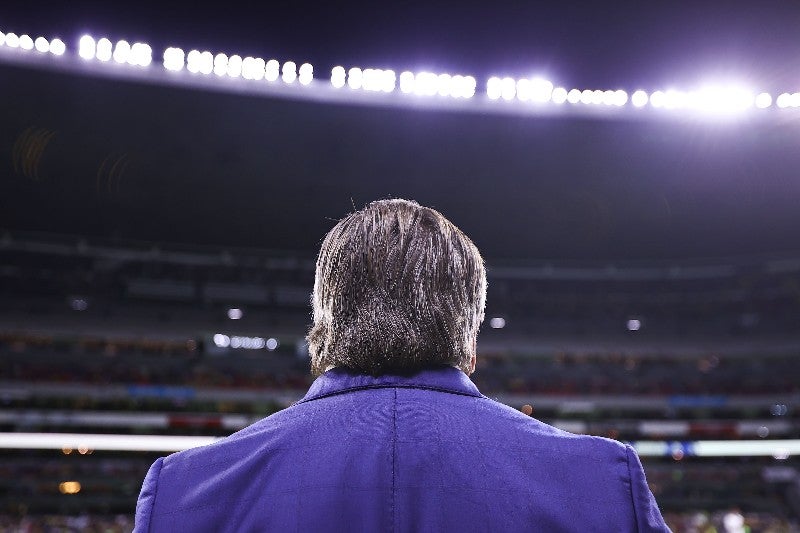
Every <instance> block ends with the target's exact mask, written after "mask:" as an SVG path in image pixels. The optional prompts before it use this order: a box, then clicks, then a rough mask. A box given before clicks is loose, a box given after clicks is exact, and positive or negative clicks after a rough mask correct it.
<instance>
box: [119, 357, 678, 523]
mask: <svg viewBox="0 0 800 533" xmlns="http://www.w3.org/2000/svg"><path fill="white" fill-rule="evenodd" d="M134 531H136V532H145V531H155V532H162V531H164V532H178V531H192V532H196V531H214V532H223V531H236V532H239V531H281V532H283V531H297V532H300V531H302V532H306V531H309V532H310V531H314V532H316V531H376V532H381V531H458V532H462V531H542V532H548V533H550V532H557V531H580V532H587V531H609V532H624V531H642V532H644V531H669V529H668V528H667V526H666V524H665V523H664V520H663V518H662V517H661V513H660V512H659V510H658V506H657V505H656V502H655V500H654V498H653V495H652V493H651V492H650V489H649V488H648V486H647V482H646V480H645V475H644V471H643V470H642V465H641V463H640V462H639V459H638V457H637V456H636V453H635V452H634V451H633V449H632V448H631V447H630V446H627V445H624V444H621V443H619V442H617V441H613V440H609V439H604V438H600V437H588V436H579V435H573V434H571V433H566V432H564V431H561V430H558V429H556V428H554V427H552V426H548V425H546V424H543V423H542V422H539V421H538V420H535V419H533V418H531V417H529V416H526V415H524V414H522V413H520V412H519V411H517V410H515V409H512V408H511V407H508V406H506V405H503V404H501V403H498V402H495V401H493V400H491V399H489V398H487V397H485V396H483V395H482V394H481V393H480V392H479V391H478V389H477V387H475V385H474V384H473V383H472V381H470V379H469V378H468V377H467V376H466V375H465V374H464V373H463V372H461V371H460V370H457V369H455V368H451V367H439V368H435V369H429V370H424V371H421V372H419V373H417V374H414V375H411V376H394V375H386V376H380V377H371V376H366V375H362V374H354V373H350V372H347V371H345V370H341V369H333V370H330V371H328V372H326V373H325V374H323V375H322V376H320V377H319V378H317V380H316V381H314V383H313V385H312V386H311V389H310V390H309V391H308V394H306V395H305V397H304V398H303V399H302V400H300V401H299V402H298V403H296V404H294V405H292V406H291V407H289V408H287V409H284V410H283V411H280V412H278V413H275V414H274V415H272V416H269V417H267V418H265V419H263V420H261V421H259V422H257V423H255V424H253V425H251V426H249V427H247V428H245V429H243V430H241V431H239V432H237V433H234V434H233V435H231V436H230V437H228V438H226V439H222V440H220V441H219V442H215V443H214V444H211V445H209V446H203V447H200V448H193V449H190V450H186V451H183V452H180V453H175V454H173V455H170V456H168V457H166V458H161V459H158V460H157V461H156V462H155V463H153V466H152V467H151V468H150V471H149V472H148V473H147V477H146V478H145V480H144V484H143V486H142V492H141V494H140V495H139V502H138V504H137V507H136V525H135V529H134Z"/></svg>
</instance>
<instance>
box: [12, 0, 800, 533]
mask: <svg viewBox="0 0 800 533" xmlns="http://www.w3.org/2000/svg"><path fill="white" fill-rule="evenodd" d="M706 7H707V8H708V9H709V10H712V11H713V9H712V8H710V7H708V6H706ZM531 9H532V8H531ZM553 9H554V8H553ZM696 9H701V8H696ZM703 9H705V8H703ZM2 11H3V8H0V32H1V33H0V87H2V91H0V94H2V103H1V104H0V105H1V106H2V115H1V116H2V118H3V121H2V122H3V123H2V126H0V301H2V305H1V306H0V358H2V365H0V402H1V403H0V472H2V476H0V529H2V530H4V531H5V530H8V531H131V530H132V528H133V522H134V510H135V506H136V500H137V496H138V494H139V490H140V488H141V486H142V480H143V479H144V476H145V474H146V473H147V470H148V468H149V467H150V465H151V464H152V463H153V461H154V460H155V459H157V458H158V457H162V456H165V455H167V454H169V453H172V452H175V451H179V450H184V449H188V448H192V447H195V446H202V445H206V444H209V443H212V442H214V441H215V440H218V439H220V438H223V437H226V436H227V435H230V434H231V433H233V432H235V431H238V430H240V429H242V428H245V427H247V426H249V425H250V424H253V423H254V422H256V421H258V420H260V419H262V418H263V417H265V416H268V415H270V414H273V413H276V412H279V411H281V410H283V409H285V408H287V407H289V406H291V405H292V404H293V403H294V402H297V401H298V400H299V399H300V398H302V397H303V395H304V394H305V391H306V390H307V389H308V388H309V386H310V385H311V383H312V381H313V377H312V375H311V374H310V372H309V352H308V345H307V343H306V340H305V337H306V334H307V332H308V328H309V325H310V320H311V318H310V312H311V308H310V304H309V301H310V295H311V290H312V287H313V285H314V272H315V261H316V253H317V252H318V250H319V246H320V242H321V239H322V238H323V236H324V235H325V233H326V232H327V231H328V230H329V229H330V228H331V227H332V226H333V225H334V224H335V223H336V221H338V220H339V219H341V218H342V217H343V216H345V215H346V214H347V213H349V212H352V211H355V210H357V209H360V208H362V207H363V206H364V205H365V204H366V203H368V202H370V201H372V200H376V199H380V198H394V197H402V198H410V199H414V200H417V201H419V202H420V203H422V204H424V205H429V206H431V207H434V208H436V209H438V210H440V211H441V212H442V213H444V214H445V215H446V216H447V217H448V218H450V219H451V220H452V221H453V222H454V223H455V224H457V225H458V226H459V227H460V228H462V229H463V230H464V232H465V233H466V234H468V235H469V236H470V237H471V238H472V239H473V241H474V242H475V244H476V245H477V247H478V248H479V249H480V250H481V253H482V254H483V256H484V258H485V259H486V264H487V273H488V295H487V306H486V320H485V322H484V324H483V326H482V328H481V333H480V335H479V337H478V345H477V353H478V357H477V369H476V372H475V374H473V375H472V376H471V379H472V380H473V381H474V382H475V384H476V385H477V386H478V388H479V389H480V391H481V392H482V393H483V394H485V395H486V396H489V397H490V398H493V399H495V400H497V401H499V402H502V403H504V404H506V405H508V406H511V407H513V408H515V409H518V410H520V411H522V412H523V413H525V414H526V415H529V416H532V417H534V418H536V419H538V420H541V421H543V422H545V423H547V424H551V425H553V426H555V427H557V428H560V429H563V430H566V431H569V432H572V433H578V434H587V435H596V436H602V437H607V438H610V439H615V440H618V441H621V442H625V443H629V444H631V445H632V446H633V448H634V449H635V450H636V452H637V453H638V455H639V457H640V458H641V461H642V464H643V466H644V470H645V472H646V474H647V481H648V483H649V487H650V490H651V491H652V493H653V494H654V496H655V498H656V500H657V501H658V504H659V507H660V508H661V511H662V513H663V515H664V518H665V520H666V522H667V524H668V525H669V526H670V528H671V529H672V530H673V531H676V532H682V531H686V532H694V531H698V532H701V531H702V532H706V531H730V532H734V531H753V532H757V531H765V532H790V531H800V476H799V475H798V467H799V466H800V461H799V460H798V456H800V365H799V364H798V361H799V359H798V358H800V245H798V240H797V228H798V227H800V210H798V209H797V206H798V205H800V204H799V203H798V195H800V188H798V180H797V169H798V168H800V152H798V151H797V150H796V144H797V143H796V138H797V134H798V130H797V128H798V120H800V115H798V113H800V110H798V109H797V108H798V107H800V92H797V91H798V86H797V80H796V75H789V74H785V72H788V71H790V70H791V68H788V67H787V68H784V69H775V68H773V67H772V65H771V64H770V62H769V60H765V61H764V65H760V64H759V58H760V57H761V55H760V54H761V52H763V51H764V50H765V49H766V48H765V47H767V46H768V45H767V44H764V43H766V42H767V41H763V42H762V41H759V40H758V39H756V38H755V37H753V39H754V40H753V43H752V50H751V54H752V55H751V56H748V55H747V52H746V50H745V51H742V50H741V49H740V50H738V52H739V53H740V54H741V55H740V56H738V57H737V58H736V60H735V61H734V60H732V59H730V57H724V58H722V59H720V56H719V55H717V54H713V53H711V52H709V55H708V57H710V58H711V60H719V61H722V63H723V66H725V67H730V65H732V64H744V65H749V66H750V67H751V68H752V70H751V71H750V72H749V74H748V75H749V77H747V76H739V77H737V76H735V75H733V74H730V73H728V74H726V75H724V76H716V77H711V76H706V77H702V76H700V77H698V76H694V77H692V76H690V75H689V73H688V72H689V71H686V70H684V71H682V72H677V71H676V74H675V82H674V83H673V82H672V81H670V80H666V81H663V82H659V81H658V80H659V79H662V80H665V78H663V77H661V78H659V77H658V76H653V77H652V79H653V80H655V81H642V80H643V78H639V79H636V78H633V77H631V78H628V79H627V80H624V79H622V77H621V73H623V74H624V71H623V70H620V69H619V68H617V69H616V70H615V68H616V67H613V66H609V65H610V63H604V62H603V61H600V60H599V61H598V64H597V65H592V66H591V67H588V66H587V67H586V70H585V71H584V72H580V69H579V68H577V67H576V69H577V70H576V72H573V73H569V72H567V71H566V68H567V67H564V69H565V70H564V71H563V72H562V75H561V76H559V75H558V69H557V68H556V67H555V66H553V65H552V64H550V63H549V62H547V61H543V60H542V61H537V60H536V59H537V56H535V55H534V57H532V58H530V59H528V60H525V61H523V60H519V61H517V62H516V63H515V62H514V61H509V62H506V63H500V62H498V63H497V68H486V67H485V66H482V65H484V64H483V63H481V62H482V61H484V60H486V59H487V58H490V59H491V58H492V57H499V56H501V55H503V53H504V52H503V51H500V52H497V53H496V55H495V56H492V55H491V54H489V53H488V52H487V53H484V54H483V55H481V56H480V57H477V58H473V59H472V60H470V59H464V58H465V57H467V55H468V52H467V51H466V49H465V50H464V51H462V52H461V53H463V54H464V55H462V56H459V55H458V54H455V53H454V54H453V55H452V56H451V57H450V58H449V61H450V64H448V63H447V60H442V59H441V58H440V59H439V60H438V61H437V60H434V59H431V60H430V62H429V63H427V64H425V63H424V62H423V61H420V60H417V59H414V57H416V56H418V54H420V53H421V52H419V51H414V53H411V52H409V53H408V54H407V55H405V56H404V55H403V54H402V53H401V52H396V53H395V55H394V56H389V55H386V54H385V53H383V51H384V50H385V48H381V46H388V45H387V44H386V43H385V42H383V41H381V40H380V39H377V40H376V43H377V44H376V45H375V50H374V52H371V53H363V54H361V55H358V54H356V53H353V52H352V50H353V49H352V47H348V46H345V45H342V46H341V47H339V48H337V47H335V46H333V45H331V47H332V48H331V49H330V50H324V48H325V46H324V45H323V44H322V43H321V42H316V43H306V44H305V45H304V46H298V45H297V43H298V42H300V41H299V40H295V41H291V40H290V39H289V38H288V37H287V42H286V45H285V48H283V49H282V48H280V43H276V42H274V41H275V40H276V37H274V36H270V37H269V38H268V39H267V41H269V42H270V45H269V46H267V45H266V44H264V45H262V44H261V36H260V35H255V34H250V36H249V37H248V39H249V41H248V40H247V39H245V38H235V37H233V36H231V35H229V36H228V38H229V39H230V40H229V41H225V37H223V36H221V34H220V35H216V36H209V35H203V34H202V31H201V29H202V28H204V26H203V24H204V22H203V21H202V20H201V19H200V18H198V19H197V21H196V22H193V24H196V27H197V28H198V31H197V34H196V35H195V36H192V35H191V33H190V32H187V31H183V32H176V34H177V37H176V38H175V40H173V41H167V40H165V39H167V38H168V37H167V33H166V31H165V29H164V28H165V27H167V26H168V21H167V20H166V19H169V18H170V17H166V18H165V21H162V22H160V23H158V24H156V23H154V24H152V25H151V26H149V27H147V26H143V27H139V28H137V27H136V26H135V24H136V23H137V18H136V17H132V18H131V20H129V21H127V20H121V19H122V18H124V17H122V15H120V17H121V18H120V19H116V20H115V19H113V17H112V18H107V19H106V20H105V22H106V23H107V27H106V28H102V27H100V28H98V29H96V32H97V33H94V32H88V31H84V30H85V27H86V25H87V24H89V23H90V22H93V23H95V24H98V25H99V24H100V23H99V22H97V20H100V19H102V17H99V16H98V17H97V19H96V20H94V21H93V20H89V21H84V20H83V19H82V18H80V17H78V15H77V14H75V15H72V17H73V18H69V17H66V18H64V19H63V20H62V19H61V17H57V16H56V14H54V15H51V18H50V19H46V18H41V19H37V18H36V17H33V16H32V15H31V16H24V15H23V14H17V13H7V14H5V15H4V14H3V13H2ZM548 13H549V14H550V15H552V16H554V13H551V12H548ZM799 14H800V13H798V12H796V10H795V12H793V13H783V12H780V11H779V10H777V8H776V10H775V11H774V12H767V10H765V12H763V13H761V14H760V15H759V16H760V17H761V18H758V19H757V21H756V22H759V23H764V24H766V21H769V22H770V24H774V25H775V26H774V27H775V32H776V36H775V38H774V39H772V40H770V41H769V43H770V44H769V46H772V47H774V48H773V49H772V50H773V51H775V50H780V51H789V52H793V53H794V56H792V59H791V60H787V61H789V62H791V61H794V62H796V59H794V57H800V56H798V55H797V54H796V52H797V45H796V43H794V42H793V41H792V40H791V39H789V38H786V39H783V34H782V33H781V31H782V28H783V29H785V28H786V27H789V26H790V25H791V24H790V22H791V21H792V20H797V16H798V15H799ZM787 15H790V16H788V18H787ZM509 16H510V15H509ZM583 16H584V17H588V18H591V17H592V16H593V15H592V14H591V13H589V14H585V15H583ZM639 16H642V17H643V16H644V15H643V12H641V13H639ZM688 16H689V15H687V17H688ZM4 17H5V18H6V19H7V21H4V20H3V19H4ZM142 17H144V15H142ZM278 18H280V17H278ZM320 18H321V19H323V18H324V17H320ZM783 18H787V20H788V21H789V22H786V23H785V24H783V25H781V24H782V23H781V22H779V20H780V19H783ZM744 19H746V17H745V16H744V15H742V14H740V15H737V16H734V15H728V18H724V17H723V21H726V22H727V23H729V24H730V25H731V26H730V27H731V29H730V32H731V35H738V33H737V32H745V29H746V27H749V26H747V24H748V23H746V22H739V21H740V20H744ZM221 20H227V19H224V17H223V19H221ZM465 20H466V19H465ZM581 20H582V21H583V22H584V23H588V22H590V21H588V20H586V19H583V18H582V19H581ZM76 21H78V22H76ZM141 21H142V19H139V20H138V22H141ZM751 22H752V24H753V25H756V22H753V21H751ZM59 24H63V27H62V28H59V26H58V25H59ZM126 24H127V26H126ZM205 24H210V23H209V22H205ZM272 24H279V22H274V23H272ZM315 24H318V25H320V26H321V25H323V24H324V22H318V23H315ZM354 24H356V23H355V22H354ZM461 24H462V25H463V28H464V29H466V28H468V27H469V24H468V23H467V22H463V21H462V23H461ZM540 24H544V22H541V23H540ZM576 24H577V23H576ZM737 24H738V25H737ZM456 26H458V23H456ZM189 27H190V29H191V27H192V25H189ZM208 27H210V26H206V28H208ZM426 27H427V26H426ZM243 31H244V30H243ZM398 31H399V30H398ZM496 31H497V32H498V34H499V33H501V32H500V30H496ZM543 31H544V30H543ZM687 31H688V30H687ZM126 32H127V33H126ZM420 32H421V33H424V31H423V30H420ZM745 33H746V32H745ZM275 34H276V35H281V34H280V32H279V31H278V30H276V31H275ZM254 35H255V36H254ZM493 35H495V34H493ZM551 37H552V35H551ZM543 38H544V37H543ZM298 39H299V38H298ZM320 39H321V38H320ZM420 42H427V41H425V38H420ZM456 42H458V44H459V46H460V45H461V44H460V43H461V42H460V41H456ZM237 43H238V44H237ZM381 43H382V44H381ZM584 43H585V41H584ZM448 44H449V45H451V46H454V44H453V42H449V41H448ZM237 46H238V47H239V48H237ZM464 46H468V45H466V44H465V45H464ZM445 48H446V47H444V48H443V49H445ZM448 50H450V51H452V50H453V48H452V47H451V48H449V49H448ZM512 51H513V49H512ZM694 51H695V50H693V51H692V52H691V53H694ZM273 53H274V54H275V57H274V58H273V57H271V56H269V54H273ZM340 53H341V54H344V55H345V57H337V58H331V57H329V54H330V55H335V54H340ZM348 53H351V57H352V59H348V58H347V57H346V55H347V54H348ZM505 53H506V54H507V53H508V52H507V51H506V52H505ZM691 53H688V54H689V55H691ZM442 55H445V54H442ZM392 57H394V62H393V60H392ZM565 57H569V55H568V54H567V55H566V56H565ZM664 57H667V56H664ZM708 57H705V56H703V57H702V58H701V59H698V61H700V62H701V63H702V68H698V69H699V70H701V71H704V72H705V71H708V72H712V71H713V69H711V67H710V66H709V65H708V64H707V63H703V62H704V61H706V60H707V59H708ZM342 61H353V63H343V62H342ZM356 61H364V62H363V63H358V64H356V63H355V62H356ZM709 61H710V60H709ZM726 61H727V62H726ZM630 63H631V65H632V66H631V68H632V69H633V68H634V67H635V68H639V69H641V65H642V63H641V62H637V61H631V62H630ZM667 63H668V62H667ZM667 63H665V64H667ZM519 64H522V65H525V66H524V67H521V66H519ZM670 66H674V65H670ZM759 67H761V68H762V71H758V70H757V69H758V68H759ZM645 70H646V69H645ZM722 70H725V69H722ZM727 70H728V71H730V70H732V69H727ZM742 70H744V69H743V68H741V67H739V71H742ZM633 71H634V70H630V71H629V72H628V73H629V74H630V72H633ZM764 71H768V72H767V73H766V74H764ZM794 71H795V72H796V71H797V69H796V68H795V69H794ZM637 72H641V73H642V74H641V75H642V76H645V75H648V73H647V72H645V71H644V70H639V71H637ZM650 74H652V72H651V73H650ZM692 74H693V73H692ZM581 75H583V76H584V77H581ZM604 75H605V77H604ZM687 80H689V81H687Z"/></svg>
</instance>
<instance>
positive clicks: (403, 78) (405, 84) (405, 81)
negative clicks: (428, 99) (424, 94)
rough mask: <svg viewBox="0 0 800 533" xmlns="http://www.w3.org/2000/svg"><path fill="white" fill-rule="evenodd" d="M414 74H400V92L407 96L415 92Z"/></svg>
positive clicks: (406, 72)
mask: <svg viewBox="0 0 800 533" xmlns="http://www.w3.org/2000/svg"><path fill="white" fill-rule="evenodd" d="M414 81H415V80H414V73H413V72H409V71H407V70H406V71H405V72H402V73H401V74H400V90H401V91H402V92H403V93H405V94H410V93H413V92H414V85H415V83H414Z"/></svg>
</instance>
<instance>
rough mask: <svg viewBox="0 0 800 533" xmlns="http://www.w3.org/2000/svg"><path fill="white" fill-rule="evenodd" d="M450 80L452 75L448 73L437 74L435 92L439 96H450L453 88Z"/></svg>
mask: <svg viewBox="0 0 800 533" xmlns="http://www.w3.org/2000/svg"><path fill="white" fill-rule="evenodd" d="M452 80H453V77H452V76H451V75H450V74H446V73H444V74H439V75H438V76H437V77H436V94H438V95H439V96H450V94H451V93H452V90H453V87H452Z"/></svg>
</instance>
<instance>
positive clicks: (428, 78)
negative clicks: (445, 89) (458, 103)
mask: <svg viewBox="0 0 800 533" xmlns="http://www.w3.org/2000/svg"><path fill="white" fill-rule="evenodd" d="M438 92H439V76H437V75H436V74H434V73H433V72H419V73H417V74H416V75H415V76H414V94H417V95H420V96H433V95H435V94H437V93H438Z"/></svg>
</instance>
